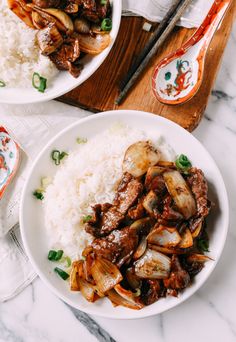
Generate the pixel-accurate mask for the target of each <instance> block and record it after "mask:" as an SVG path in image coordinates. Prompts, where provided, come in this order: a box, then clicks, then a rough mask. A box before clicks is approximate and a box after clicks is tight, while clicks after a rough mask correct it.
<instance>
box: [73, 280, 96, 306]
mask: <svg viewBox="0 0 236 342" xmlns="http://www.w3.org/2000/svg"><path fill="white" fill-rule="evenodd" d="M77 282H78V285H79V290H80V292H81V294H82V296H83V297H84V298H85V299H86V300H87V301H88V302H94V301H95V300H96V296H95V295H96V292H95V289H94V287H93V285H92V284H90V283H88V282H87V281H86V280H84V279H82V278H78V279H77Z"/></svg>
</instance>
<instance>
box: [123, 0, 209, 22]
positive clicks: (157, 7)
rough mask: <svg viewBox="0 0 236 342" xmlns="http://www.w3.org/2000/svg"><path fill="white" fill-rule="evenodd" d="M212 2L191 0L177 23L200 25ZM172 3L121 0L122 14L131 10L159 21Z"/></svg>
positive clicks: (169, 0)
mask: <svg viewBox="0 0 236 342" xmlns="http://www.w3.org/2000/svg"><path fill="white" fill-rule="evenodd" d="M213 2H214V0H208V1H206V0H193V1H192V4H191V5H190V6H189V8H188V9H187V10H186V12H185V14H184V15H183V17H182V18H181V20H180V23H179V25H180V26H184V27H188V28H191V27H198V26H200V24H201V22H202V21H203V19H204V17H205V15H206V14H207V12H208V10H209V9H210V7H211V5H212V4H213ZM172 3H173V0H145V1H142V0H123V9H124V15H130V12H131V14H132V13H133V14H136V15H141V16H142V17H144V18H146V19H148V20H150V21H154V22H159V21H160V20H161V19H162V18H163V17H164V15H165V14H166V12H167V11H168V9H169V8H170V6H171V4H172Z"/></svg>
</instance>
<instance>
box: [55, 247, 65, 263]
mask: <svg viewBox="0 0 236 342" xmlns="http://www.w3.org/2000/svg"><path fill="white" fill-rule="evenodd" d="M63 253H64V252H63V250H62V249H59V251H57V254H56V256H55V258H54V260H55V261H58V260H60V259H61V257H62V255H63Z"/></svg>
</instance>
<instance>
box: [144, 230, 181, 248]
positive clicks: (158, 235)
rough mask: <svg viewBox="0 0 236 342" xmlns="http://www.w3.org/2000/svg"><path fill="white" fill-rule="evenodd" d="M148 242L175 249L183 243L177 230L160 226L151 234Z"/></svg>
mask: <svg viewBox="0 0 236 342" xmlns="http://www.w3.org/2000/svg"><path fill="white" fill-rule="evenodd" d="M147 240H148V242H149V243H152V244H156V245H159V246H163V247H167V248H168V247H175V246H177V245H178V243H179V242H180V241H181V236H180V235H179V233H178V231H177V229H175V228H169V227H164V226H159V227H157V228H155V229H154V230H152V231H151V233H149V235H148V237H147Z"/></svg>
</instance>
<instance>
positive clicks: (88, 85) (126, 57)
mask: <svg viewBox="0 0 236 342" xmlns="http://www.w3.org/2000/svg"><path fill="white" fill-rule="evenodd" d="M235 12H236V1H235V0H233V1H232V4H231V7H230V8H229V10H228V12H227V14H226V16H225V18H224V19H223V22H222V24H221V26H220V27H219V29H218V31H217V33H216V34H215V36H214V38H213V40H212V42H211V45H210V48H209V50H208V53H207V58H206V64H205V72H204V78H203V82H202V85H201V88H200V90H199V91H198V93H197V94H196V95H195V96H194V97H193V98H192V99H191V100H190V101H188V102H187V103H184V104H182V105H175V106H170V105H164V104H161V103H160V102H158V100H156V98H155V97H154V95H153V93H152V89H151V78H152V75H153V71H154V67H155V65H156V64H157V62H158V61H159V60H161V59H162V58H163V57H165V56H166V55H167V54H169V53H170V52H172V51H174V50H176V49H177V48H178V47H180V46H181V45H182V44H183V42H185V41H186V40H187V39H188V38H189V37H190V36H191V35H192V34H193V32H194V29H186V28H179V27H176V29H175V30H174V32H173V33H172V34H171V36H170V37H169V39H168V41H167V42H166V44H164V46H163V47H162V48H161V49H160V50H159V51H158V54H157V56H156V57H155V58H154V59H153V60H152V62H151V63H150V65H149V67H148V68H147V69H146V71H145V73H144V74H143V75H142V76H141V77H140V78H139V80H138V82H137V83H136V85H135V86H134V87H133V88H132V90H131V91H130V93H129V95H128V97H127V98H126V100H125V101H124V102H123V103H122V105H120V106H117V105H115V104H114V100H115V99H116V97H117V95H118V87H119V84H120V82H121V81H122V79H123V78H124V76H125V75H126V74H127V72H128V70H129V68H130V66H131V64H132V63H133V62H134V61H135V59H136V57H137V56H138V55H139V53H140V51H141V50H142V49H143V46H144V45H145V43H146V42H147V40H148V39H149V38H150V35H151V33H150V32H146V31H143V30H142V27H143V23H144V22H145V19H143V18H140V17H138V18H137V17H135V18H134V17H129V18H128V17H124V18H122V22H121V27H120V31H119V34H118V37H117V40H116V42H115V44H114V46H113V48H112V50H111V52H110V54H109V56H108V57H107V59H106V60H105V62H104V63H103V64H102V66H101V67H100V68H99V69H98V70H97V71H96V72H95V74H94V75H93V76H91V77H90V78H89V79H88V80H87V81H86V82H84V83H83V84H82V85H81V86H79V87H77V88H75V89H74V90H72V91H70V92H69V93H67V94H66V95H64V96H62V97H60V98H58V100H59V101H62V102H65V103H68V104H71V105H74V106H78V107H81V108H85V109H87V110H90V111H92V112H100V111H106V110H112V109H136V110H143V111H146V112H151V113H154V114H158V115H161V116H163V117H165V118H168V119H170V120H172V121H174V122H176V123H178V124H179V125H181V126H182V127H184V128H185V129H187V130H188V131H193V130H194V129H195V128H196V127H197V125H198V124H199V122H200V120H201V118H202V116H203V113H204V110H205V108H206V105H207V101H208V98H209V95H210V93H211V90H212V87H213V85H214V81H215V78H216V75H217V71H218V68H219V65H220V61H221V58H222V55H223V52H224V49H225V46H226V43H227V41H228V38H229V35H230V32H231V29H232V24H233V21H234V17H235Z"/></svg>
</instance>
